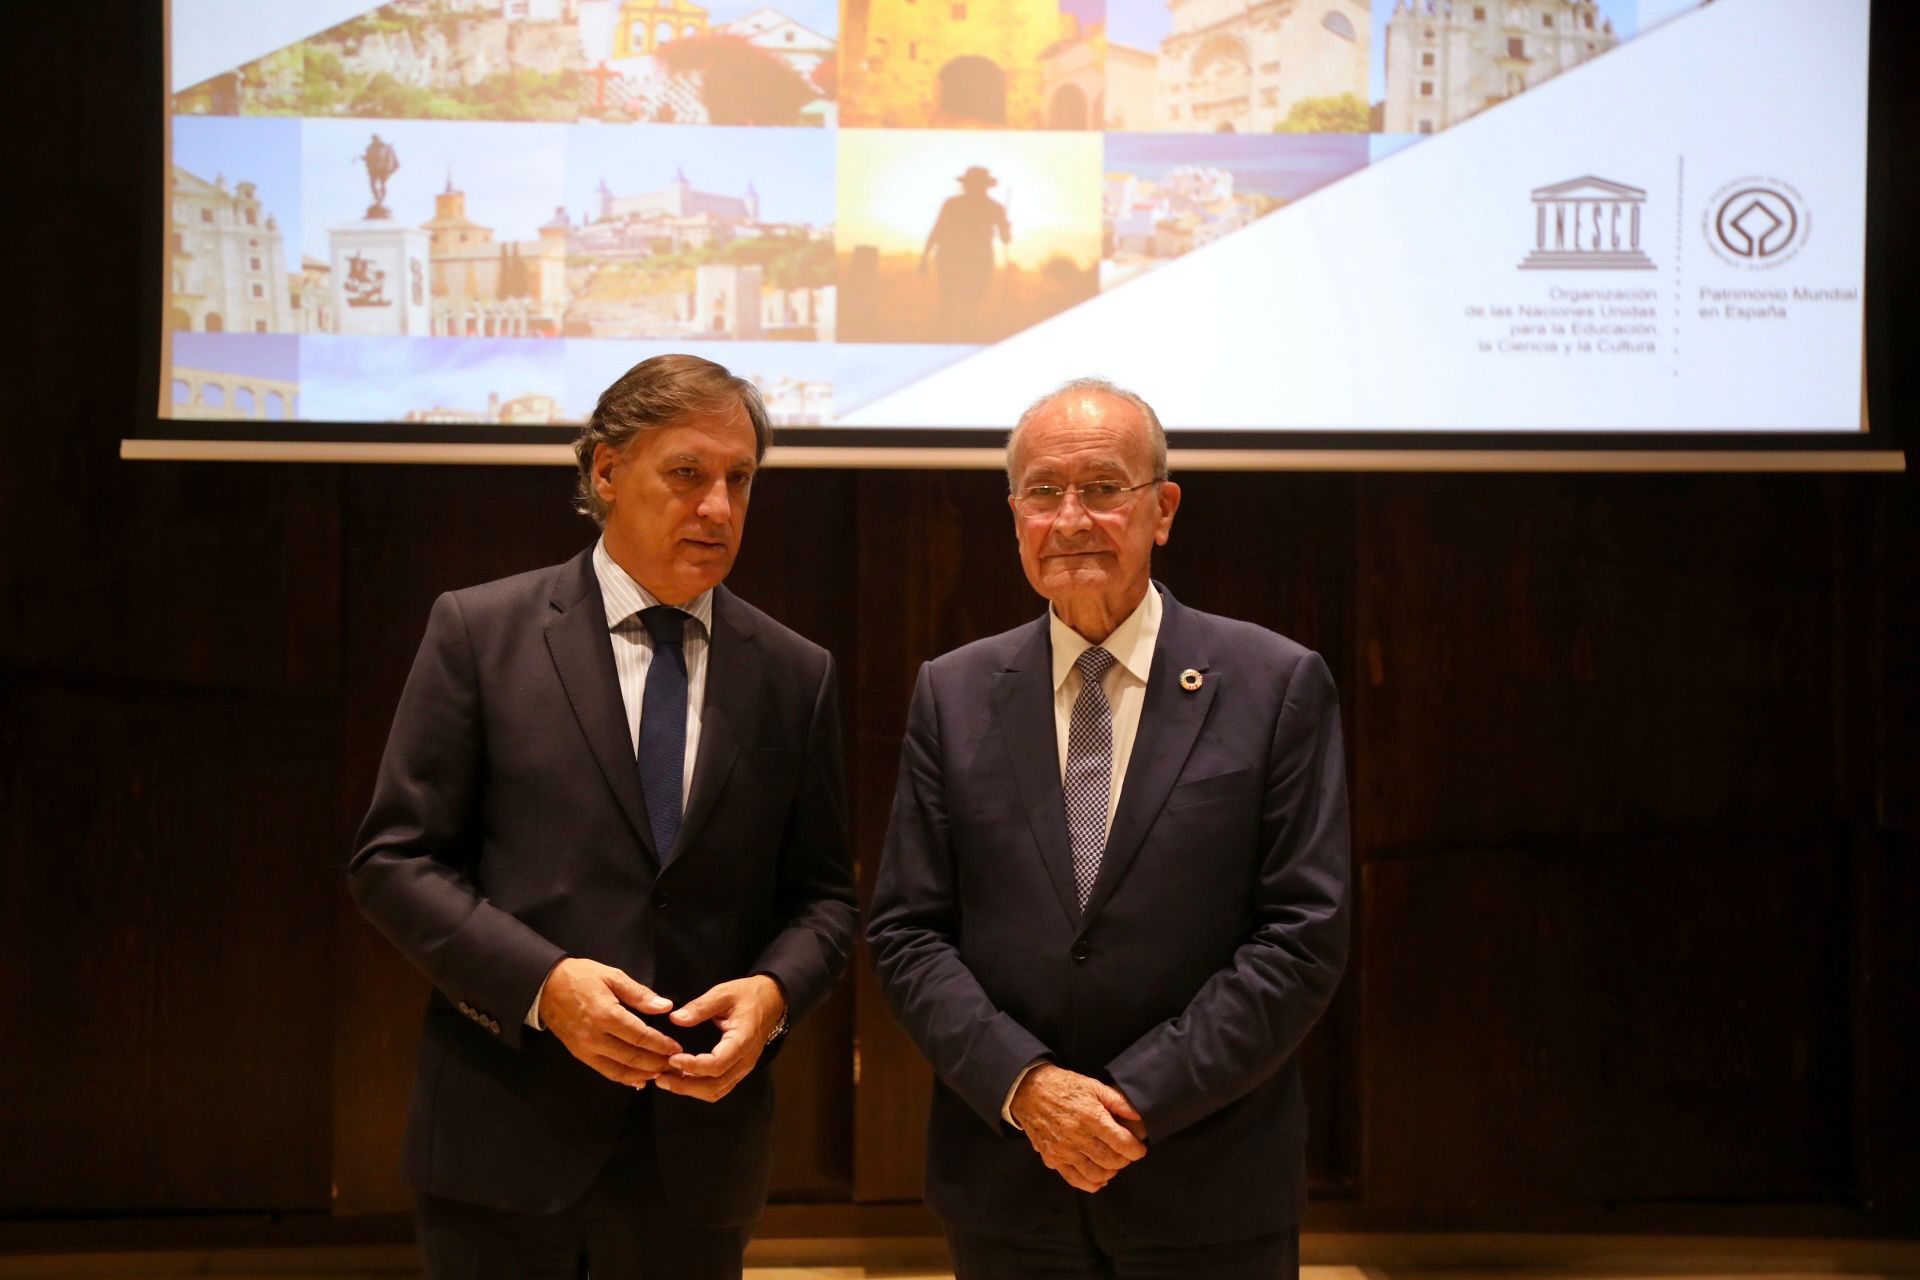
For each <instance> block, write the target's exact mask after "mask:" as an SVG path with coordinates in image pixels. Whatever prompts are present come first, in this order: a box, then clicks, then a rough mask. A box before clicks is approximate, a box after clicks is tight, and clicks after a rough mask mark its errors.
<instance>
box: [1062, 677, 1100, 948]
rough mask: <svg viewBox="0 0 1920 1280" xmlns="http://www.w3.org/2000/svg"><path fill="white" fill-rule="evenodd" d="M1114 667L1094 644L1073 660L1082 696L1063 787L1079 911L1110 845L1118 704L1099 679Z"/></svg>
mask: <svg viewBox="0 0 1920 1280" xmlns="http://www.w3.org/2000/svg"><path fill="white" fill-rule="evenodd" d="M1112 665H1113V655H1112V654H1110V653H1108V652H1107V651H1106V650H1105V649H1102V648H1100V647H1099V646H1098V645H1095V646H1094V647H1093V648H1091V649H1088V650H1087V651H1086V652H1085V653H1083V654H1081V655H1080V658H1079V661H1077V662H1075V663H1074V664H1073V666H1074V670H1076V671H1078V672H1079V673H1080V697H1079V698H1078V699H1077V700H1076V701H1075V702H1074V704H1073V719H1072V720H1070V721H1069V722H1068V724H1067V775H1066V777H1065V778H1064V779H1063V780H1062V783H1061V790H1062V791H1064V792H1065V793H1066V797H1067V835H1068V837H1069V838H1070V839H1071V840H1072V841H1073V881H1074V884H1075V886H1077V887H1078V889H1079V891H1080V909H1081V910H1082V911H1085V910H1086V909H1087V899H1088V898H1090V897H1092V896H1093V879H1094V877H1095V876H1097V875H1099V874H1100V854H1101V852H1102V851H1103V850H1104V849H1105V848H1106V844H1107V800H1108V798H1109V797H1110V796H1111V795H1112V792H1113V708H1112V707H1111V706H1110V705H1108V703H1107V691H1106V690H1105V689H1103V688H1101V687H1100V677H1101V676H1103V675H1105V674H1106V670H1107V668H1108V667H1110V666H1112Z"/></svg>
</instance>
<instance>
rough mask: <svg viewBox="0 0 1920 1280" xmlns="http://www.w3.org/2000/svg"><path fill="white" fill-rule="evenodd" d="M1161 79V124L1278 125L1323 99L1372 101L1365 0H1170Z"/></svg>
mask: <svg viewBox="0 0 1920 1280" xmlns="http://www.w3.org/2000/svg"><path fill="white" fill-rule="evenodd" d="M1169 7H1170V9H1171V10H1172V13H1173V29H1172V31H1171V32H1170V33H1169V34H1168V36H1167V38H1166V39H1165V40H1164V41H1163V42H1162V43H1161V45H1160V50H1159V56H1158V59H1157V66H1156V69H1155V71H1156V74H1155V79H1154V84H1153V93H1154V98H1155V110H1154V115H1155V117H1156V118H1157V124H1156V126H1155V127H1156V128H1159V129H1163V130H1168V131H1172V132H1178V133H1272V132H1274V131H1275V130H1276V129H1279V128H1281V127H1283V126H1284V125H1286V123H1287V121H1288V118H1289V116H1291V115H1292V113H1293V111H1294V108H1295V107H1296V106H1297V105H1299V104H1300V103H1302V102H1307V101H1311V100H1315V99H1339V98H1352V99H1354V100H1355V101H1356V102H1358V103H1362V104H1364V103H1365V101H1366V93H1367V56H1368V49H1369V46H1370V44H1371V32H1372V23H1373V11H1372V6H1371V5H1370V4H1368V3H1367V2H1366V0H1322V2H1320V3H1306V4H1301V3H1295V2H1294V0H1169Z"/></svg>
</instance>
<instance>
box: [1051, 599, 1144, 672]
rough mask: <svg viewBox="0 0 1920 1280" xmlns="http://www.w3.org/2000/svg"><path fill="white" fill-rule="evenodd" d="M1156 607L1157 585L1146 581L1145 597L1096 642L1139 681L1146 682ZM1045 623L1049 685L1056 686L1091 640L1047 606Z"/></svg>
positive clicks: (1090, 643)
mask: <svg viewBox="0 0 1920 1280" xmlns="http://www.w3.org/2000/svg"><path fill="white" fill-rule="evenodd" d="M1160 610H1161V605H1160V592H1159V589H1158V588H1156V587H1154V586H1153V584H1152V583H1148V584H1147V594H1146V596H1145V598H1143V599H1142V600H1141V601H1140V603H1139V604H1137V605H1135V606H1134V610H1133V612H1132V613H1130V614H1128V615H1127V616H1126V618H1125V619H1124V620H1123V621H1122V622H1121V623H1120V625H1119V626H1117V627H1115V628H1114V629H1113V634H1112V635H1110V636H1108V637H1107V638H1106V639H1105V640H1103V641H1101V644H1100V647H1101V648H1103V649H1105V650H1106V651H1107V652H1108V653H1110V654H1112V655H1113V660H1114V661H1115V662H1117V663H1119V664H1120V666H1121V667H1123V668H1125V670H1126V672H1127V674H1128V675H1130V676H1132V677H1133V678H1134V679H1135V680H1138V681H1139V682H1140V683H1141V684H1145V683H1146V682H1147V670H1148V668H1149V667H1151V666H1152V665H1153V646H1154V642H1155V641H1157V640H1158V639H1159V638H1160ZM1047 627H1048V630H1049V632H1050V634H1051V636H1052V639H1053V687H1054V688H1055V689H1058V688H1059V687H1060V686H1061V685H1062V684H1064V683H1065V682H1066V679H1067V677H1068V676H1069V675H1071V674H1072V673H1073V664H1074V663H1076V662H1078V661H1080V655H1081V654H1083V653H1085V652H1086V651H1087V650H1089V649H1091V648H1093V642H1092V641H1090V640H1088V639H1087V638H1086V637H1085V636H1083V635H1081V634H1080V633H1079V632H1078V631H1075V630H1074V629H1073V628H1072V627H1070V626H1068V625H1067V624H1066V623H1064V622H1062V621H1060V615H1059V614H1057V613H1055V612H1054V611H1053V610H1052V609H1051V608H1049V609H1048V610H1047Z"/></svg>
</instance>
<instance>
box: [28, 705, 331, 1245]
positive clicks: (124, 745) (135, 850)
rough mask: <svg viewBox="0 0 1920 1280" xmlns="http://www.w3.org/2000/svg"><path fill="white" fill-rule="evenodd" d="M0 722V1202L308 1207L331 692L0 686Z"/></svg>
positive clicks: (316, 1132) (322, 971)
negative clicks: (323, 695)
mask: <svg viewBox="0 0 1920 1280" xmlns="http://www.w3.org/2000/svg"><path fill="white" fill-rule="evenodd" d="M0 720H4V721H5V722H6V723H7V724H8V725H9V726H10V727H11V732H10V733H9V735H8V737H9V738H10V739H11V745H12V746H13V747H14V749H13V750H10V751H9V753H8V760H7V765H6V770H5V777H4V783H3V784H0V814H4V815H5V818H4V836H5V844H4V854H5V867H6V874H5V877H4V879H5V884H6V886H7V887H6V891H5V892H4V893H0V1026H4V1027H5V1028H6V1031H5V1038H6V1041H7V1045H8V1049H7V1051H6V1052H5V1053H4V1054H0V1097H4V1098H6V1099H7V1102H6V1105H5V1116H6V1120H5V1132H6V1148H7V1150H8V1152H9V1153H10V1154H9V1156H8V1158H7V1159H5V1160H0V1209H4V1210H5V1211H8V1212H21V1211H34V1210H40V1211H50V1210H61V1211H74V1210H91V1211H101V1210H133V1209H143V1210H152V1209H197V1210H211V1209H231V1208H239V1207H244V1208H249V1209H277V1210H287V1209H309V1210H312V1209H321V1208H324V1207H325V1205H326V1202H327V1181H328V1176H329V1169H328V1163H329V1161H328V1156H329V1153H328V1149H327V1142H326V1111H327V1098H328V1095H329V1092H330V1079H329V1070H328V1050H327V1041H328V1035H329V1031H330V1025H331V996H332V973H331V964H330V959H329V954H328V951H329V949H328V946H327V941H328V937H329V934H330V923H329V916H328V912H327V903H328V900H329V898H328V895H329V892H330V889H331V875H330V870H329V867H328V857H329V854H330V852H331V850H330V848H329V845H330V841H329V840H328V839H327V832H326V831H325V826H326V822H325V818H324V816H323V815H324V814H325V813H326V811H327V809H328V808H329V807H330V805H331V796H330V791H331V789H332V761H333V758H334V756H335V755H336V753H337V751H338V748H339V743H338V734H337V731H336V729H335V717H334V714H333V709H332V707H331V706H330V705H329V704H327V703H325V702H321V701H312V700H285V699H276V698H267V697H258V696H248V697H240V696H233V695H227V694H214V695H207V694H203V693H199V692H197V691H189V690H184V689H157V688H147V689H130V688H128V687H127V686H125V685H124V684H118V683H115V684H111V685H108V686H107V687H106V688H105V689H104V690H102V689H98V688H96V687H94V684H93V682H91V681H70V680H66V679H28V678H15V679H12V680H9V681H8V682H6V684H5V685H4V686H3V692H0ZM316 819H318V820H317V821H316Z"/></svg>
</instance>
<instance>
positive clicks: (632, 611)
mask: <svg viewBox="0 0 1920 1280" xmlns="http://www.w3.org/2000/svg"><path fill="white" fill-rule="evenodd" d="M768 436H769V430H768V425H767V418H766V412H765V410H764V408H763V407H762V406H761V403H760V398H759V396H758V395H757V394H756V393H755V391H754V389H753V387H752V386H751V385H750V384H748V383H746V382H744V381H742V380H741V379H739V378H735V377H732V376H731V375H729V374H728V373H727V371H726V370H725V369H723V368H721V367H720V366H719V365H716V364H713V363H711V362H709V361H706V360H700V359H697V358H695V357H692V356H661V357H656V358H654V359H651V360H647V361H645V362H643V363H641V364H639V365H636V366H635V367H634V368H633V369H632V370H630V371H628V373H627V374H626V375H624V376H623V377H622V378H621V379H620V380H619V381H618V382H616V383H614V385H613V386H612V387H610V388H608V389H607V391H606V393H605V394H604V395H602V396H601V398H600V402H599V404H598V406H597V407H596V408H595V410H594V413H593V417H592V419H591V421H590V422H589V424H588V426H587V428H586V430H585V431H584V432H582V434H581V436H580V439H579V441H578V443H577V445H576V453H577V454H578V457H579V462H580V505H581V510H582V511H584V512H585V513H586V514H588V515H589V516H591V517H592V518H593V519H594V520H595V521H596V522H597V523H599V524H600V525H601V526H602V530H603V532H602V535H601V537H600V539H599V540H598V541H597V542H596V543H595V544H594V545H593V546H591V547H590V548H588V549H587V550H585V551H582V552H581V553H580V554H579V555H577V556H575V557H574V558H573V559H572V560H569V561H568V562H566V563H565V564H561V565H555V566H553V567H551V568H547V569H540V570H536V571H535V572H532V573H525V574H521V575H519V576H518V577H513V578H507V579H504V580H502V581H499V582H490V583H487V584H485V585H482V586H477V587H472V588H468V589H466V590H463V591H455V592H450V593H448V594H446V595H443V596H441V597H440V599H439V600H438V601H437V602H436V603H435V605H434V608H433V614H432V617H431V619H430V620H429V621H428V624H427V634H426V638H425V639H424V640H423V641H422V643H421V646H420V652H419V656H418V657H417V658H416V659H415V661H414V666H413V672H412V674H411V675H410V676H409V678H408V680H407V686H406V691H405V693H404V694H403V695H402V696H401V700H400V706H399V709H398V710H397V711H396V712H395V714H394V720H393V728H392V732H391V735H390V736H389V738H388V741H387V750H386V755H385V758H384V759H383V760H382V761H381V766H380V775H379V780H378V783H377V784H376V787H375V791H374V796H373V803H372V807H371V808H370V810H369V811H368V813H367V817H366V821H365V823H364V825H363V826H362V828H361V831H360V835H359V839H358V848H357V851H356V852H355V854H354V856H353V860H352V864H351V868H350V871H349V876H350V881H351V885H352V888H353V893H354V897H355V899H356V900H357V901H358V903H359V905H360V908H361V910H362V911H364V912H365V913H366V915H367V916H368V917H369V918H370V919H371V920H372V921H373V922H374V923H375V924H376V925H377V926H379V928H380V929H381V931H382V932H383V933H385V934H386V936H387V937H388V938H389V939H390V940H392V942H393V943H394V945H395V946H396V947H398V948H399V949H400V950H401V951H402V952H403V953H404V954H405V955H406V956H407V958H408V959H409V960H411V961H413V963H414V964H416V965H418V966H419V967H420V968H421V969H422V970H423V971H424V972H425V973H426V975H427V976H428V977H429V978H430V979H431V980H432V982H433V985H434V988H435V990H434V993H433V996H432V999H431V1000H430V1002H429V1005H428V1008H427V1015H426V1026H425V1032H424V1043H423V1045H422V1048H421V1057H420V1070H419V1078H418V1082H417V1084H416V1086H415V1091H414V1099H413V1107H412V1115H411V1118H410V1122H409V1125H408V1132H407V1146H406V1170H407V1174H408V1176H409V1178H410V1180H411V1181H412V1182H413V1183H414V1184H415V1186H416V1187H417V1188H418V1189H419V1191H420V1214H419V1222H420V1236H421V1243H422V1248H423V1251H424V1253H425V1254H426V1259H427V1265H428V1271H429V1273H430V1274H431V1275H433V1276H436V1277H438V1276H461V1277H477V1276H497V1277H503V1278H504V1277H513V1278H515V1280H543V1278H544V1277H556V1278H561V1277H563V1278H565V1280H573V1277H575V1276H576V1274H578V1273H579V1270H580V1269H581V1268H582V1267H590V1268H591V1271H592V1274H593V1276H594V1277H595V1280H615V1278H625V1277H649V1278H651V1277H673V1278H674V1280H689V1278H693V1277H708V1276H733V1277H738V1276H739V1275H740V1272H741V1258H742V1253H743V1250H744V1248H745V1244H746V1236H747V1228H748V1226H749V1225H750V1224H751V1222H752V1221H753V1219H754V1218H755V1217H756V1216H757V1215H758V1213H759V1211H760V1209H761V1206H762V1205H763V1203H764V1201H765V1196H766V1182H767V1168H768V1143H769V1139H770V1136H771V1132H772V1123H773V1115H772V1108H773V1099H772V1093H771V1088H770V1085H769V1083H768V1080H767V1072H766V1070H765V1068H764V1063H765V1062H766V1061H767V1058H768V1055H767V1053H766V1052H765V1050H766V1046H768V1045H769V1044H771V1043H772V1042H773V1041H774V1040H775V1039H776V1038H777V1037H778V1036H779V1035H780V1034H781V1033H782V1032H783V1031H784V1030H785V1029H786V1028H787V1026H788V1025H789V1024H790V1023H791V1022H793V1021H794V1020H796V1019H798V1018H799V1017H800V1016H801V1015H803V1014H804V1013H806V1012H807V1011H808V1010H809V1009H811V1008H812V1007H813V1006H814V1005H815V1004H817V1003H818V1002H819V1001H820V1000H821V998H822V997H824V996H825V995H826V993H827V991H828V988H829V987H830V986H831V984H832V983H833V981H834V979H835V977H836V976H837V975H838V974H839V973H840V971H841V969H842V967H843V965H844V963H845V959H846V955H847V950H848V946H849V944H850V941H851V935H852V932H853V925H854V919H855V910H854V905H853V888H852V872H851V858H850V855H849V851H848V847H847V842H846V837H845V834H844V822H843V818H842V812H841V794H840V792H841V777H840V733H839V723H838V716H837V709H836V695H835V690H834V674H833V662H832V659H831V658H829V657H828V655H827V654H826V652H825V651H824V650H822V649H820V648H819V647H818V646H817V645H814V644H811V643H809V642H808V641H806V640H804V639H802V638H801V637H799V636H798V635H795V634H794V633H793V632H791V631H789V630H787V629H786V628H785V627H783V626H781V625H780V624H779V623H777V622H775V621H774V620H773V619H772V618H769V617H768V616H766V615H765V614H763V613H761V612H760V611H759V610H757V609H755V608H753V607H752V606H751V605H748V604H747V603H745V602H744V601H742V600H740V599H739V598H738V597H736V596H734V595H732V594H731V593H730V592H728V591H727V590H726V588H724V587H722V586H721V585H720V581H721V579H722V578H724V577H726V575H727V572H728V570H729V569H730V568H731V567H732V565H733V560H734V556H735V553H736V552H737V551H738V550H739V545H740V536H741V531H742V529H743V528H744V526H745V521H746V511H747V501H748V498H749V496H750V494H751V492H752V486H753V482H754V473H755V470H756V468H757V467H758V465H759V463H760V460H761V458H762V457H763V455H764V454H765V452H766V446H767V440H768Z"/></svg>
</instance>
